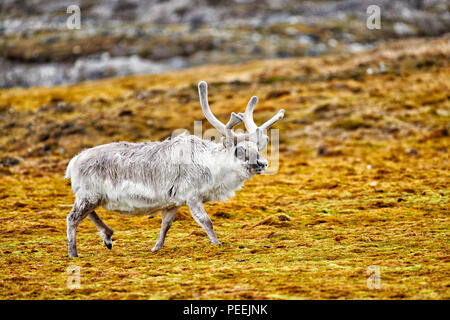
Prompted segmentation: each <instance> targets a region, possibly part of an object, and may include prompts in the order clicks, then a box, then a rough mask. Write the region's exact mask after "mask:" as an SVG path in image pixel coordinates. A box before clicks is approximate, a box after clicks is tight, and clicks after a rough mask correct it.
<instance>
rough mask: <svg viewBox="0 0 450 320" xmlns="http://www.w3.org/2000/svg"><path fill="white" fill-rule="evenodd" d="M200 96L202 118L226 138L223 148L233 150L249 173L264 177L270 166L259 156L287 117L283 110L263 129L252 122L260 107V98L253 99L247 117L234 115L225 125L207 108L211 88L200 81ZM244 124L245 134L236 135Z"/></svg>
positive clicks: (245, 115) (248, 105)
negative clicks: (276, 126) (271, 132)
mask: <svg viewBox="0 0 450 320" xmlns="http://www.w3.org/2000/svg"><path fill="white" fill-rule="evenodd" d="M198 92H199V95H200V104H201V106H202V110H203V114H204V115H205V117H206V119H207V120H208V121H209V123H211V125H212V126H213V127H214V128H216V129H217V131H219V132H220V133H221V134H222V135H223V136H224V139H223V144H224V146H225V148H227V149H229V150H232V151H233V152H234V155H235V157H236V159H237V160H239V161H242V162H243V163H244V165H245V167H246V168H247V169H248V171H249V172H250V173H258V174H259V173H262V172H264V170H266V168H267V166H268V162H267V160H266V159H264V158H263V157H262V156H261V155H260V154H259V152H260V151H261V150H263V149H264V148H265V147H266V145H267V143H268V141H269V137H268V136H267V134H266V132H267V130H268V129H269V128H270V127H271V126H272V125H273V124H274V123H275V122H277V121H279V120H281V119H282V118H283V116H284V110H283V109H282V110H280V111H279V112H278V113H277V114H276V115H275V116H273V117H272V118H271V119H270V120H268V121H267V122H265V123H264V124H263V125H261V126H259V127H258V126H257V125H256V124H255V121H254V120H253V110H254V109H255V106H256V104H257V103H258V98H257V97H252V98H251V99H250V101H249V103H248V104H247V108H246V109H245V112H244V113H238V114H236V113H234V112H232V113H231V116H230V120H229V121H228V123H227V124H226V125H224V124H223V123H222V122H221V121H220V120H218V119H217V118H216V117H215V116H214V115H213V113H212V112H211V109H210V107H209V104H208V85H207V84H206V82H205V81H200V83H199V84H198ZM241 122H244V125H245V129H246V130H247V132H246V133H244V134H238V133H236V132H234V131H233V128H234V127H235V126H237V125H238V124H240V123H241Z"/></svg>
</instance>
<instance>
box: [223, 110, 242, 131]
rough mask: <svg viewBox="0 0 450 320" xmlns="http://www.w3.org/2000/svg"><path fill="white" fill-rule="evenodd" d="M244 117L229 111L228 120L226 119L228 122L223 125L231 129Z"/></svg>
mask: <svg viewBox="0 0 450 320" xmlns="http://www.w3.org/2000/svg"><path fill="white" fill-rule="evenodd" d="M243 120H244V119H243V118H242V116H241V115H238V114H236V113H234V112H231V115H230V120H228V123H227V124H226V125H225V128H227V129H233V128H234V127H236V126H237V125H238V124H240V123H241V122H242V121H243Z"/></svg>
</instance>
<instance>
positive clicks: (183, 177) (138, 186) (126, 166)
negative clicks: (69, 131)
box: [65, 81, 284, 257]
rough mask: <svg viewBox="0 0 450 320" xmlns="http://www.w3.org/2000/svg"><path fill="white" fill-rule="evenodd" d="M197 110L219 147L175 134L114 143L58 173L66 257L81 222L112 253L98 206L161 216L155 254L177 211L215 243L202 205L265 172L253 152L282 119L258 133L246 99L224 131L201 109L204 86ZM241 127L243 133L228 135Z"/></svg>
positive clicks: (279, 115) (74, 251)
mask: <svg viewBox="0 0 450 320" xmlns="http://www.w3.org/2000/svg"><path fill="white" fill-rule="evenodd" d="M198 89H199V95H200V103H201V107H202V110H203V113H204V115H205V117H206V119H207V120H208V121H209V122H210V123H211V125H212V126H213V127H214V128H216V129H217V130H218V131H219V133H220V134H221V135H223V136H224V137H223V138H222V143H217V142H213V141H211V140H202V139H200V138H198V137H196V136H193V135H179V136H177V137H175V138H172V139H167V140H165V141H162V142H143V143H129V142H115V143H109V144H105V145H101V146H97V147H94V148H90V149H86V150H84V151H82V152H81V153H79V154H78V155H76V156H75V157H73V158H72V159H71V160H70V162H69V164H68V166H67V170H66V176H65V177H66V178H70V179H71V184H72V190H73V193H74V195H75V203H74V205H73V208H72V211H71V212H70V213H69V215H68V216H67V240H68V249H69V257H77V256H78V254H77V246H76V230H77V227H78V225H79V224H80V222H81V221H82V220H83V219H84V218H85V217H88V218H89V219H90V220H91V221H92V222H93V223H94V224H95V225H96V226H97V228H98V230H99V231H100V235H101V237H102V239H103V241H104V243H105V245H106V246H107V247H108V249H111V247H112V234H113V230H112V229H111V228H110V227H108V226H107V225H106V224H105V223H104V222H103V221H102V220H101V219H100V217H99V216H98V215H97V213H96V212H95V211H94V210H95V209H96V208H97V207H98V206H100V205H101V206H103V207H104V208H105V209H107V210H111V211H117V212H120V213H125V214H128V215H139V214H150V213H152V212H155V211H162V223H161V231H160V234H159V237H158V240H157V242H156V244H155V246H154V247H153V248H152V251H154V250H158V249H160V248H162V247H163V244H164V240H165V237H166V234H167V231H168V230H169V228H170V226H171V224H172V221H173V219H174V217H175V214H176V212H177V209H178V208H179V207H180V206H183V205H187V206H188V207H189V209H190V211H191V214H192V217H193V218H194V219H195V221H197V222H198V223H199V224H200V225H201V226H202V227H203V229H204V230H205V231H206V233H207V234H208V237H209V239H210V241H211V243H212V244H220V242H219V240H218V239H217V237H216V234H215V233H214V230H213V225H212V222H211V219H210V218H209V216H208V214H207V213H206V211H205V209H204V208H203V203H204V202H208V201H216V200H221V201H224V200H226V198H227V197H231V196H233V195H234V191H235V190H238V189H240V188H241V187H242V185H243V184H244V182H245V181H246V180H248V179H250V178H251V177H253V176H254V175H255V174H260V173H262V172H263V171H264V170H265V169H266V168H267V165H268V163H267V160H266V159H264V158H262V157H261V156H260V154H259V151H261V150H263V149H264V148H265V146H266V144H267V142H268V140H269V138H268V136H267V135H266V134H265V132H266V130H267V129H268V128H270V127H271V126H272V125H273V124H274V123H275V122H277V121H278V120H280V119H282V118H283V115H284V110H280V111H279V112H278V113H277V114H276V115H275V116H274V117H272V118H271V119H270V120H269V121H267V122H266V123H264V124H263V125H262V126H260V127H258V126H257V125H256V124H255V122H254V121H253V109H254V108H255V106H256V103H257V101H258V99H257V98H256V97H252V98H251V99H250V102H249V103H248V105H247V108H246V110H245V113H243V114H242V113H239V114H235V113H232V114H231V117H230V121H229V122H228V123H227V124H226V125H224V124H223V123H222V122H220V121H219V120H218V119H217V118H216V117H215V116H214V115H213V114H212V112H211V109H210V107H209V105H208V98H207V95H208V92H207V84H206V82H204V81H202V82H200V83H199V85H198ZM242 121H243V122H244V125H245V128H246V130H247V133H244V134H238V133H236V132H234V131H233V130H232V128H233V127H234V126H236V125H237V124H239V123H240V122H242Z"/></svg>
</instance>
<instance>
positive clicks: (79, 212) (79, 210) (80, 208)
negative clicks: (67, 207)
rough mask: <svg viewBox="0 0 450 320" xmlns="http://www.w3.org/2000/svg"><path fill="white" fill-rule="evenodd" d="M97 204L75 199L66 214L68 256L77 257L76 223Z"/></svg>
mask: <svg viewBox="0 0 450 320" xmlns="http://www.w3.org/2000/svg"><path fill="white" fill-rule="evenodd" d="M97 206H98V204H93V203H91V202H89V201H88V200H78V199H76V200H75V203H74V205H73V208H72V210H71V211H70V213H69V214H68V215H67V245H68V251H69V257H78V252H77V240H76V237H77V228H78V225H79V224H80V223H81V221H82V220H83V219H84V218H86V216H87V215H88V214H89V213H91V212H92V211H93V210H94V209H95V208H96V207H97Z"/></svg>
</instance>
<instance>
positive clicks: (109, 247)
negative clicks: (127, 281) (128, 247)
mask: <svg viewBox="0 0 450 320" xmlns="http://www.w3.org/2000/svg"><path fill="white" fill-rule="evenodd" d="M103 243H104V244H105V246H106V247H107V248H108V249H109V250H111V249H112V243H111V242H109V243H108V242H106V241H103Z"/></svg>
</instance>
